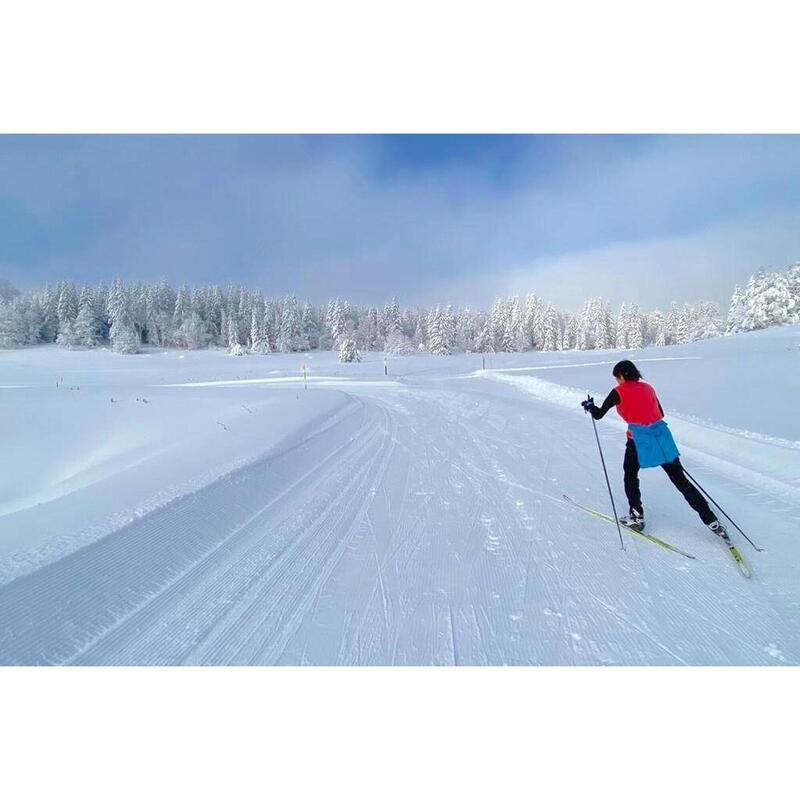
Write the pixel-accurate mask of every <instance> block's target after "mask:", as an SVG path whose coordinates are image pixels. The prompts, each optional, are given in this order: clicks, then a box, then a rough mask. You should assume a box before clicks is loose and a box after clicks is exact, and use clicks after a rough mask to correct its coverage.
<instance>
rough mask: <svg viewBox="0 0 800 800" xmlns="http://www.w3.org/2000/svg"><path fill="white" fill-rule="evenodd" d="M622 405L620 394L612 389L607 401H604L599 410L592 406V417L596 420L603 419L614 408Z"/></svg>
mask: <svg viewBox="0 0 800 800" xmlns="http://www.w3.org/2000/svg"><path fill="white" fill-rule="evenodd" d="M619 403H620V396H619V392H617V390H616V389H612V390H611V391H610V392H609V393H608V396H607V397H606V399H605V400H603V405H602V406H600V408H598V407H597V406H592V409H591V411H590V413H591V415H592V416H593V417H594V418H595V419H603V417H604V416H605V415H606V414H607V413H608V412H609V411H611V409H612V408H614V406H617V405H619Z"/></svg>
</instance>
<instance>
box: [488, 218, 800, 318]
mask: <svg viewBox="0 0 800 800" xmlns="http://www.w3.org/2000/svg"><path fill="white" fill-rule="evenodd" d="M797 261H800V212H792V213H780V214H772V215H769V216H750V217H746V218H741V219H738V220H733V221H729V222H726V223H724V224H720V225H715V226H713V227H709V228H706V229H705V230H703V231H701V232H699V233H693V234H691V235H686V236H670V237H663V238H652V239H646V240H643V241H637V242H620V243H616V244H609V245H605V246H603V247H598V248H594V249H590V250H585V251H581V252H573V253H566V254H564V255H561V256H558V257H556V258H552V259H540V260H537V261H535V262H533V263H531V264H530V265H526V266H523V267H519V268H516V269H512V270H510V271H508V272H507V273H506V274H505V276H504V278H503V280H502V282H501V285H500V286H499V287H498V290H499V291H500V292H501V293H504V294H505V293H511V294H517V293H524V292H527V291H535V292H536V293H537V294H539V295H541V296H542V297H544V298H547V299H550V300H552V301H553V302H554V303H555V304H556V305H558V306H560V307H563V308H572V309H574V308H575V307H576V305H577V304H579V303H580V302H581V300H582V299H584V298H587V297H591V296H593V295H602V296H603V297H605V298H607V299H608V300H610V301H611V302H612V303H613V304H615V305H616V304H618V303H621V302H623V301H625V302H635V303H639V304H641V305H642V306H644V307H647V308H652V307H655V306H661V307H664V306H666V305H668V304H669V302H670V301H671V300H676V301H678V302H681V303H682V302H696V301H698V300H706V299H710V300H716V301H717V302H719V303H721V304H725V303H727V302H728V300H729V298H730V294H731V292H732V290H733V287H734V285H735V284H736V283H741V282H743V281H745V280H747V277H748V276H749V275H750V274H751V273H752V272H753V271H755V270H756V269H757V268H758V267H759V266H764V267H767V268H769V267H772V268H781V269H782V268H784V267H786V266H788V265H789V264H793V263H795V262H797Z"/></svg>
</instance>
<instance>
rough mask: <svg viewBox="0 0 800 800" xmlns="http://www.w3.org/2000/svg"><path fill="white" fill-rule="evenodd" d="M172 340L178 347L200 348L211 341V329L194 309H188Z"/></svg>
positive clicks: (206, 345)
mask: <svg viewBox="0 0 800 800" xmlns="http://www.w3.org/2000/svg"><path fill="white" fill-rule="evenodd" d="M173 338H174V341H175V344H176V345H177V346H178V347H182V348H184V349H186V350H200V349H202V348H204V347H208V344H209V342H210V341H211V331H210V330H209V329H208V323H207V322H206V321H205V320H203V319H202V318H201V317H200V315H199V314H198V313H197V312H196V311H190V312H189V313H188V314H187V315H185V316H184V318H183V322H181V325H180V327H179V328H178V330H177V331H175V333H174V336H173Z"/></svg>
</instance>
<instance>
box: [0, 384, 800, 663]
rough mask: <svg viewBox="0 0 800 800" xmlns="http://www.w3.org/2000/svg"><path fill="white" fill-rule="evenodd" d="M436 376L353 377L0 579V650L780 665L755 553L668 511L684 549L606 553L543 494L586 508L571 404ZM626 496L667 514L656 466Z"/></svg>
mask: <svg viewBox="0 0 800 800" xmlns="http://www.w3.org/2000/svg"><path fill="white" fill-rule="evenodd" d="M458 383H459V385H458V387H457V390H455V389H454V387H453V383H452V382H450V383H448V382H447V381H441V382H437V380H436V378H435V377H430V376H426V377H424V378H423V379H422V380H421V382H419V383H418V385H412V384H408V385H407V386H406V387H405V388H398V387H391V388H387V387H382V386H374V387H369V386H367V387H358V388H354V389H353V390H352V393H351V397H350V400H349V402H348V404H347V405H346V408H345V410H344V411H343V412H341V413H340V414H339V415H338V416H336V417H335V418H333V419H331V420H330V421H329V423H328V424H327V425H326V426H325V427H323V428H321V429H319V430H315V431H309V432H307V434H306V435H305V436H303V437H300V438H299V439H297V440H296V441H293V442H291V443H288V444H287V446H286V447H285V448H284V449H283V450H282V451H281V452H277V453H272V454H269V455H268V456H266V457H265V458H264V459H262V460H261V461H258V462H255V463H253V464H250V465H248V466H247V467H244V468H242V469H241V470H239V471H237V472H235V473H233V474H231V475H229V476H226V477H225V478H223V479H221V480H219V481H216V482H215V483H213V484H212V485H210V486H208V487H206V488H205V489H203V490H201V491H198V492H196V493H194V494H193V495H189V496H186V497H183V498H180V499H178V500H176V501H174V502H173V503H170V504H169V505H168V506H166V507H164V508H162V509H159V510H158V511H155V512H153V513H151V514H149V515H147V516H145V517H143V518H141V519H139V520H137V521H136V522H134V523H132V524H131V525H129V526H128V527H126V528H124V529H122V530H120V531H117V532H116V533H114V534H111V535H109V536H107V537H105V538H104V539H101V540H99V541H97V542H94V543H93V544H91V545H88V546H86V547H84V548H82V549H81V550H78V551H76V552H75V553H72V554H71V555H69V556H67V557H65V558H63V559H61V560H60V561H57V562H54V563H52V564H50V565H48V566H46V567H44V568H42V569H40V570H38V571H36V572H34V573H31V574H29V575H26V576H23V577H21V578H19V579H17V580H16V581H13V582H11V583H10V584H7V585H6V586H3V587H0V661H2V663H7V664H46V663H48V664H63V663H70V664H443V665H444V664H738V663H752V664H776V663H798V662H800V642H799V641H798V624H797V619H798V615H797V613H796V611H797V603H798V596H797V590H796V588H795V589H794V590H792V589H791V587H790V586H789V585H788V583H787V581H786V580H784V579H783V578H781V580H777V579H776V581H775V582H774V583H770V584H766V583H765V584H761V583H759V581H758V576H759V563H758V562H755V563H754V567H755V572H756V578H754V580H753V581H751V582H747V581H744V580H742V579H741V577H740V576H739V575H738V573H736V571H735V570H734V569H733V565H732V564H731V563H728V562H729V557H728V556H727V554H726V553H724V551H723V550H722V548H721V547H719V546H718V543H717V542H715V541H712V540H711V537H710V535H709V534H707V532H706V531H704V529H703V528H702V526H700V525H699V523H697V522H694V523H693V522H691V517H690V516H689V515H688V514H687V515H684V517H682V518H681V519H684V518H685V520H686V524H685V525H684V526H683V527H676V528H675V530H674V531H670V532H669V533H670V535H669V536H668V535H667V533H666V532H665V537H666V538H670V537H671V536H673V535H674V536H675V537H678V539H679V541H676V542H675V543H676V544H679V545H680V546H683V547H686V548H688V549H690V550H691V551H692V552H694V553H696V554H697V555H698V561H697V562H688V561H686V560H685V559H680V558H679V557H678V556H675V555H674V554H672V553H668V552H664V551H661V550H660V549H659V548H656V547H653V546H652V545H649V544H647V543H641V542H638V541H637V540H632V539H631V540H626V548H627V549H626V551H625V552H624V553H623V552H621V551H620V549H619V544H618V542H617V539H616V531H614V530H613V528H611V527H610V526H608V525H606V524H605V523H603V522H600V521H598V522H594V521H592V520H587V519H586V518H584V516H583V515H579V514H578V513H576V512H575V511H574V510H572V509H569V508H568V507H566V506H565V505H564V504H563V503H562V502H561V501H560V499H559V498H560V495H561V492H562V491H568V492H570V493H572V494H574V495H576V496H585V497H586V500H587V502H590V503H594V504H601V503H603V502H604V501H603V495H602V492H600V491H599V490H598V489H597V485H598V478H597V468H596V463H595V462H596V458H597V453H596V445H595V443H594V440H593V437H590V436H589V435H587V434H586V431H585V430H583V429H581V428H579V427H578V426H576V425H575V416H574V415H573V414H572V413H571V412H569V411H567V410H565V409H561V408H558V407H552V406H550V405H548V404H546V403H543V402H539V401H535V400H533V401H532V400H531V399H530V398H529V397H525V396H523V395H521V394H518V393H517V392H516V391H515V390H514V389H512V388H510V387H508V386H504V385H502V384H496V383H493V382H489V381H480V380H472V381H468V380H464V381H459V382H458ZM614 469H615V470H616V467H614ZM698 472H700V473H701V474H700V477H701V479H708V480H709V481H710V482H711V485H710V488H711V491H712V493H715V494H716V492H717V491H720V492H722V493H723V495H724V496H726V497H727V495H728V492H729V491H731V492H732V491H735V489H734V488H733V487H730V486H729V484H728V483H726V481H730V478H729V477H728V478H720V479H718V480H717V479H716V478H715V476H714V475H713V474H709V473H706V472H705V471H702V472H701V471H700V470H698ZM662 477H663V476H662ZM589 487H591V488H592V492H590V493H587V492H586V489H587V488H589ZM601 488H602V487H601ZM645 490H646V492H647V496H648V508H649V509H650V510H651V511H650V513H651V519H652V518H654V517H655V518H668V514H673V515H674V514H675V513H677V512H678V511H680V510H681V505H680V504H681V502H682V501H680V498H679V497H678V496H677V495H676V494H675V492H674V489H673V488H672V487H671V485H669V484H668V481H666V479H665V478H664V480H663V483H662V484H657V483H653V485H652V486H651V485H649V484H648V485H647V486H645ZM605 500H606V502H607V497H606V498H605ZM723 502H724V501H723ZM667 509H669V511H667ZM779 511H780V509H775V510H773V511H770V509H769V507H766V511H765V513H766V514H769V513H775V514H777V513H778V512H779ZM681 537H682V538H681ZM775 574H776V575H777V576H778V577H780V576H781V575H782V574H783V573H778V572H776V573H775Z"/></svg>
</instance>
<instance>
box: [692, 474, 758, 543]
mask: <svg viewBox="0 0 800 800" xmlns="http://www.w3.org/2000/svg"><path fill="white" fill-rule="evenodd" d="M681 466H683V465H681ZM683 471H684V472H685V473H686V477H687V478H689V480H690V481H691V482H692V483H693V484H694V485H695V486H696V487H697V488H698V489H699V490H700V491H701V492H702V493H703V494H704V495H705V496H706V497H707V498H708V499H709V500H710V501H711V502H712V503H713V504H714V505H715V506H716V507H717V508H718V509H719V510H720V511H721V512H722V513H723V514H724V515H725V516H726V517H727V519H728V521H729V522H730V523H731V525H733V527H734V528H736V530H737V531H739V533H741V534H742V536H744V538H745V539H747V541H748V542H750V544H751V545H753V547H754V548H755V549H756V551H757V552H759V553H763V552H764V548H763V547H759V546H758V545H757V544H756V543H755V542H754V541H753V540H752V539H751V538H750V537H749V536H748V535H747V534H746V533H745V532H744V531H743V530H742V529H741V528H740V527H739V526H738V525H737V524H736V523H735V522H734V521H733V520H732V519H731V518H730V517H729V516H728V513H727V512H726V511H725V509H724V508H723V507H722V506H721V505H720V504H719V503H718V502H717V501H716V500H715V499H714V498H713V497H712V496H711V495H710V494H709V493H708V492H707V491H706V490H705V489H704V488H703V487H702V486H701V485H700V484H699V483H698V482H697V481H696V480H695V479H694V478H693V477H692V475H691V474H690V473H689V472H688V471H687V469H686V467H683Z"/></svg>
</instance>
